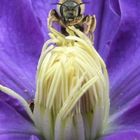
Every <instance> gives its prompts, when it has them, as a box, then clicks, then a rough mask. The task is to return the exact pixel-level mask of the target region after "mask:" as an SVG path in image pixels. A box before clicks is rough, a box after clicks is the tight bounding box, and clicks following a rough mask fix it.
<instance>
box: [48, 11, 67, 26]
mask: <svg viewBox="0 0 140 140" xmlns="http://www.w3.org/2000/svg"><path fill="white" fill-rule="evenodd" d="M53 23H58V24H59V25H61V26H65V25H63V23H62V21H61V18H60V16H59V15H58V13H57V12H56V10H55V9H53V10H51V11H50V13H49V16H48V20H47V25H48V27H53Z"/></svg>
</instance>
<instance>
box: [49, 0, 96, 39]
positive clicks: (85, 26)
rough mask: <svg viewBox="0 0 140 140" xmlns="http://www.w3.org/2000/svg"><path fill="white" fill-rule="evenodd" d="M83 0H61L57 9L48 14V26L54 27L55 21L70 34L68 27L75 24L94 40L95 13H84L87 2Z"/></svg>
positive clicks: (63, 31) (62, 29)
mask: <svg viewBox="0 0 140 140" xmlns="http://www.w3.org/2000/svg"><path fill="white" fill-rule="evenodd" d="M86 3H87V2H82V0H60V2H59V3H55V4H57V10H55V9H53V10H51V11H50V13H49V16H48V26H51V27H53V23H58V24H59V25H60V26H61V32H62V33H63V34H64V35H68V33H67V32H66V27H68V26H75V28H77V29H79V30H81V31H82V32H84V33H85V34H86V35H88V36H89V38H90V39H91V41H93V32H94V30H95V27H96V18H95V15H93V16H91V15H84V9H85V4H86Z"/></svg>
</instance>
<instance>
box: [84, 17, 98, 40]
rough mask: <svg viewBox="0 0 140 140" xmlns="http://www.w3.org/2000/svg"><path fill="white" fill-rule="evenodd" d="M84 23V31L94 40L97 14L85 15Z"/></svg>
mask: <svg viewBox="0 0 140 140" xmlns="http://www.w3.org/2000/svg"><path fill="white" fill-rule="evenodd" d="M83 24H84V33H85V34H87V35H88V36H89V38H90V39H91V41H93V32H94V31H95V28H96V18H95V15H93V16H89V15H87V16H85V17H84V19H83Z"/></svg>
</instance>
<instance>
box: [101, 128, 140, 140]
mask: <svg viewBox="0 0 140 140" xmlns="http://www.w3.org/2000/svg"><path fill="white" fill-rule="evenodd" d="M139 139H140V131H136V130H128V131H119V132H115V133H112V134H109V135H106V136H103V137H102V138H101V139H100V140H139Z"/></svg>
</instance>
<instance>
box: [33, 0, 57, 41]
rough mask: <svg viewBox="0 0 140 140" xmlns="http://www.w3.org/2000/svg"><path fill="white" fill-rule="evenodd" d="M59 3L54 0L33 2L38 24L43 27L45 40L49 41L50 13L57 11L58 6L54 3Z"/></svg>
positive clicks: (35, 0) (34, 0)
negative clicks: (48, 24) (48, 21)
mask: <svg viewBox="0 0 140 140" xmlns="http://www.w3.org/2000/svg"><path fill="white" fill-rule="evenodd" d="M54 2H58V1H56V0H55V1H54V0H32V6H33V9H34V14H35V15H36V17H37V20H38V23H39V25H40V27H41V30H42V32H43V35H44V37H45V39H48V34H47V33H48V28H47V18H48V14H49V11H50V10H51V9H55V8H56V5H53V4H52V3H54Z"/></svg>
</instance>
